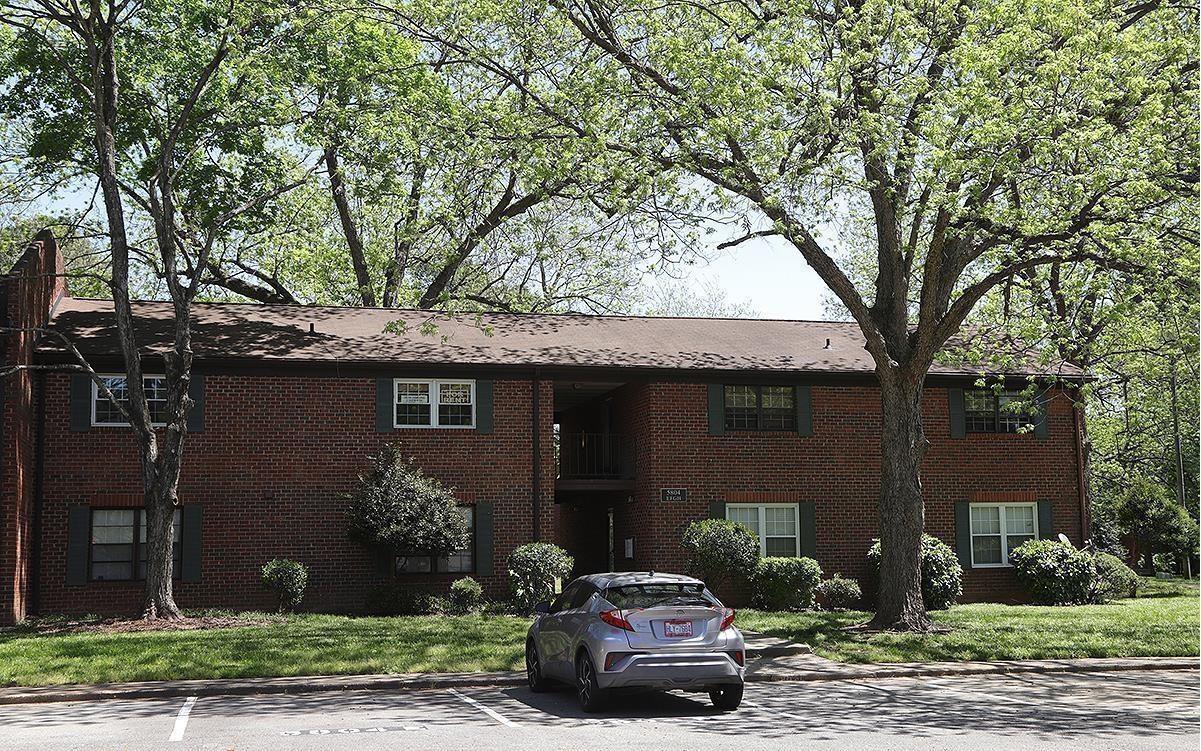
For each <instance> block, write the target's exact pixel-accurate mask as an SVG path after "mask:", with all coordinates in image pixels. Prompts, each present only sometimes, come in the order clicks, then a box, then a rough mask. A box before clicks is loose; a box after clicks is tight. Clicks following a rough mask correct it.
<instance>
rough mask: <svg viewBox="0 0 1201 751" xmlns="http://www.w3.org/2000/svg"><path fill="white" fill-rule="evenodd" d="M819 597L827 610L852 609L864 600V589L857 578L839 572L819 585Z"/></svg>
mask: <svg viewBox="0 0 1201 751" xmlns="http://www.w3.org/2000/svg"><path fill="white" fill-rule="evenodd" d="M816 591H817V599H818V601H819V603H820V604H821V605H822V607H824V608H825V609H826V610H852V609H854V608H857V607H859V604H860V603H861V602H862V601H863V590H862V589H860V588H859V582H858V581H856V580H855V579H844V578H843V577H842V576H840V575H839V574H835V575H834V577H833V578H831V579H826V580H825V581H823V582H822V583H821V584H818V585H817V590H816Z"/></svg>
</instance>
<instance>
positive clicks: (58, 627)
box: [0, 615, 281, 636]
mask: <svg viewBox="0 0 1201 751" xmlns="http://www.w3.org/2000/svg"><path fill="white" fill-rule="evenodd" d="M279 622H281V619H279V618H274V617H271V616H269V615H258V616H251V617H246V616H229V615H214V616H192V617H184V618H179V619H177V620H164V619H159V620H156V621H147V620H144V619H141V618H136V619H133V618H103V619H101V618H80V619H59V618H55V619H43V620H38V621H32V622H30V623H25V624H22V625H20V626H16V627H14V628H11V629H0V633H3V632H9V633H13V632H18V633H22V634H28V635H31V636H34V635H36V636H50V635H55V634H97V633H98V634H132V633H139V632H143V631H201V630H204V629H210V628H245V627H248V626H269V625H271V624H273V623H279Z"/></svg>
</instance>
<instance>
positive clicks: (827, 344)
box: [825, 337, 830, 349]
mask: <svg viewBox="0 0 1201 751" xmlns="http://www.w3.org/2000/svg"><path fill="white" fill-rule="evenodd" d="M825 349H830V338H829V337H826V346H825Z"/></svg>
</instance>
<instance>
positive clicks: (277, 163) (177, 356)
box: [0, 0, 315, 618]
mask: <svg viewBox="0 0 1201 751" xmlns="http://www.w3.org/2000/svg"><path fill="white" fill-rule="evenodd" d="M314 18H315V16H313V15H312V14H308V15H305V14H298V13H296V11H295V8H294V7H293V5H292V4H291V3H288V2H270V1H265V2H238V3H234V4H231V3H228V2H210V1H207V0H196V1H195V2H191V1H188V2H179V1H176V0H171V1H166V0H149V1H147V2H133V1H132V0H90V2H85V3H76V2H60V1H58V0H28V1H26V0H12V1H7V0H6V1H4V2H0V21H2V22H3V24H4V25H5V26H7V27H8V28H9V29H11V30H12V31H13V32H14V34H15V36H14V38H13V39H12V40H11V44H10V45H7V46H6V48H5V50H4V57H3V58H0V59H2V60H3V67H2V68H0V70H3V76H2V79H3V82H2V83H0V107H2V108H3V111H4V113H5V114H6V115H7V116H9V117H13V118H16V119H17V120H18V121H19V122H20V123H21V130H22V131H23V132H24V133H25V134H26V138H25V140H23V142H22V148H23V149H24V150H25V158H26V161H27V169H28V170H29V171H30V172H31V173H37V174H38V175H40V176H41V177H43V178H44V179H45V180H46V181H48V182H56V181H57V182H59V183H63V184H74V185H76V186H79V185H84V186H88V185H89V183H90V185H91V186H95V187H94V189H95V190H96V192H97V193H98V194H99V196H100V199H101V202H102V205H103V219H102V220H101V221H100V222H99V224H100V226H101V227H102V228H103V238H104V240H105V241H107V244H108V251H109V257H110V259H111V267H110V269H109V272H108V273H107V275H106V278H105V282H106V284H107V287H108V291H109V293H110V294H111V296H112V300H113V309H114V314H115V322H116V331H117V340H118V344H119V347H120V351H121V354H122V359H123V362H124V370H125V376H126V383H127V393H128V398H117V397H116V396H115V395H114V394H113V392H112V391H110V389H109V387H108V382H107V381H106V380H105V379H103V378H101V377H99V376H98V375H97V373H96V371H95V369H94V368H93V367H92V365H91V363H90V362H89V361H88V359H87V358H86V357H84V356H83V355H81V354H80V353H79V352H78V351H77V350H75V349H74V347H73V345H72V344H71V343H70V342H69V341H68V342H65V345H66V346H67V347H68V349H69V350H70V351H71V352H73V353H74V355H75V356H76V360H77V363H76V365H75V368H76V369H77V370H82V371H84V372H86V373H88V374H89V375H90V376H91V377H92V379H93V381H94V382H95V383H96V385H97V387H98V388H99V390H100V393H101V394H102V395H103V396H104V397H105V398H107V399H109V400H110V401H112V402H113V404H114V405H115V406H116V408H117V409H118V410H119V411H120V413H121V414H122V415H123V416H124V418H125V419H126V420H127V421H128V422H129V425H130V428H131V431H132V433H133V435H134V436H135V438H136V443H137V446H138V449H139V452H140V456H141V467H140V469H141V472H140V475H141V478H140V479H141V485H142V491H143V497H144V502H145V508H146V518H147V543H148V544H147V571H146V594H145V611H144V612H145V616H146V617H147V618H157V617H166V618H173V617H178V616H179V615H180V611H179V608H178V606H177V605H176V603H175V600H174V594H173V591H172V571H171V566H172V564H171V560H172V556H171V544H172V542H171V522H172V515H173V512H174V508H175V506H176V505H177V504H178V502H179V498H178V486H179V479H180V472H181V469H182V466H183V465H182V460H183V449H184V443H185V439H186V437H187V422H186V417H187V414H188V411H189V410H190V409H191V407H192V400H191V399H190V398H189V396H188V392H189V383H190V381H191V377H192V335H191V331H192V329H191V314H192V303H193V302H194V300H195V299H196V297H197V295H198V294H199V292H200V290H201V289H202V286H203V284H204V282H205V277H204V274H203V273H202V272H203V270H204V269H208V268H210V267H211V266H214V265H219V263H220V259H219V249H220V248H221V247H222V244H223V243H224V241H225V240H226V239H227V238H228V237H229V236H230V235H231V234H233V233H236V232H239V231H245V229H246V228H247V227H253V226H255V225H256V224H257V223H258V222H259V221H260V220H261V216H260V214H259V212H260V211H261V210H262V209H263V208H264V207H265V206H267V205H268V204H270V202H271V200H272V199H274V198H275V197H277V196H279V195H280V194H282V193H285V192H287V191H288V190H290V189H291V188H293V187H295V186H296V185H298V184H300V183H301V182H302V180H303V179H304V177H305V174H304V169H303V168H302V166H301V165H300V164H299V160H298V158H297V152H296V151H295V150H289V149H286V148H282V147H281V146H280V144H281V143H282V142H283V141H284V139H285V138H286V135H287V129H286V126H287V125H288V124H289V123H291V122H292V121H294V117H295V115H294V112H293V111H292V110H291V109H290V108H289V106H288V102H289V100H288V98H287V97H286V96H284V94H285V93H286V91H287V88H286V86H285V85H284V83H285V82H286V77H287V76H286V71H287V68H286V67H285V66H283V65H280V64H279V63H280V62H282V61H283V60H284V59H286V55H284V54H283V51H284V50H286V49H287V48H289V46H290V45H292V44H293V42H294V40H295V38H296V36H297V35H300V34H302V33H303V32H304V30H305V29H306V24H309V23H312V22H313V20H314ZM139 273H146V274H149V275H150V276H152V277H154V278H157V279H158V280H159V282H160V283H161V285H162V287H163V288H164V294H165V296H166V297H167V298H168V299H169V300H170V302H171V304H172V308H173V312H174V316H173V322H172V327H171V340H170V342H168V343H166V345H165V346H163V347H161V348H159V349H156V350H155V351H153V353H152V355H151V362H150V363H149V367H152V368H153V369H154V370H157V369H158V368H160V367H161V368H162V370H163V372H164V374H165V377H166V387H167V405H166V413H165V415H158V416H152V415H151V411H150V408H149V405H148V403H147V400H146V394H145V391H144V388H143V374H144V373H145V372H146V369H147V366H148V363H146V362H144V358H145V357H146V356H147V350H148V344H149V343H148V342H145V341H139V339H138V337H137V336H136V335H135V319H136V317H137V311H136V308H135V306H134V305H133V304H132V302H131V292H130V290H131V279H134V278H136V277H137V275H138V274H139ZM160 363H161V364H160ZM151 372H153V371H151ZM160 420H161V422H162V423H163V425H162V427H158V425H157V423H158V422H159V421H160Z"/></svg>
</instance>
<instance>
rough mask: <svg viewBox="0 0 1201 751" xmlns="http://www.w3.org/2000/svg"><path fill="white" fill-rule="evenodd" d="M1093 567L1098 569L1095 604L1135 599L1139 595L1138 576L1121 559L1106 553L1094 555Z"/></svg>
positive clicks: (1095, 584) (1094, 596)
mask: <svg viewBox="0 0 1201 751" xmlns="http://www.w3.org/2000/svg"><path fill="white" fill-rule="evenodd" d="M1093 565H1094V567H1095V568H1096V582H1095V583H1094V585H1093V587H1094V595H1093V601H1094V602H1106V601H1108V600H1117V599H1121V598H1124V597H1134V596H1135V595H1136V594H1138V585H1139V581H1140V580H1139V578H1138V574H1136V573H1134V570H1133V569H1131V568H1130V567H1129V566H1127V565H1126V564H1125V562H1124V561H1122V559H1121V558H1118V557H1117V556H1115V555H1110V554H1109V553H1104V552H1102V553H1094V554H1093Z"/></svg>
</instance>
